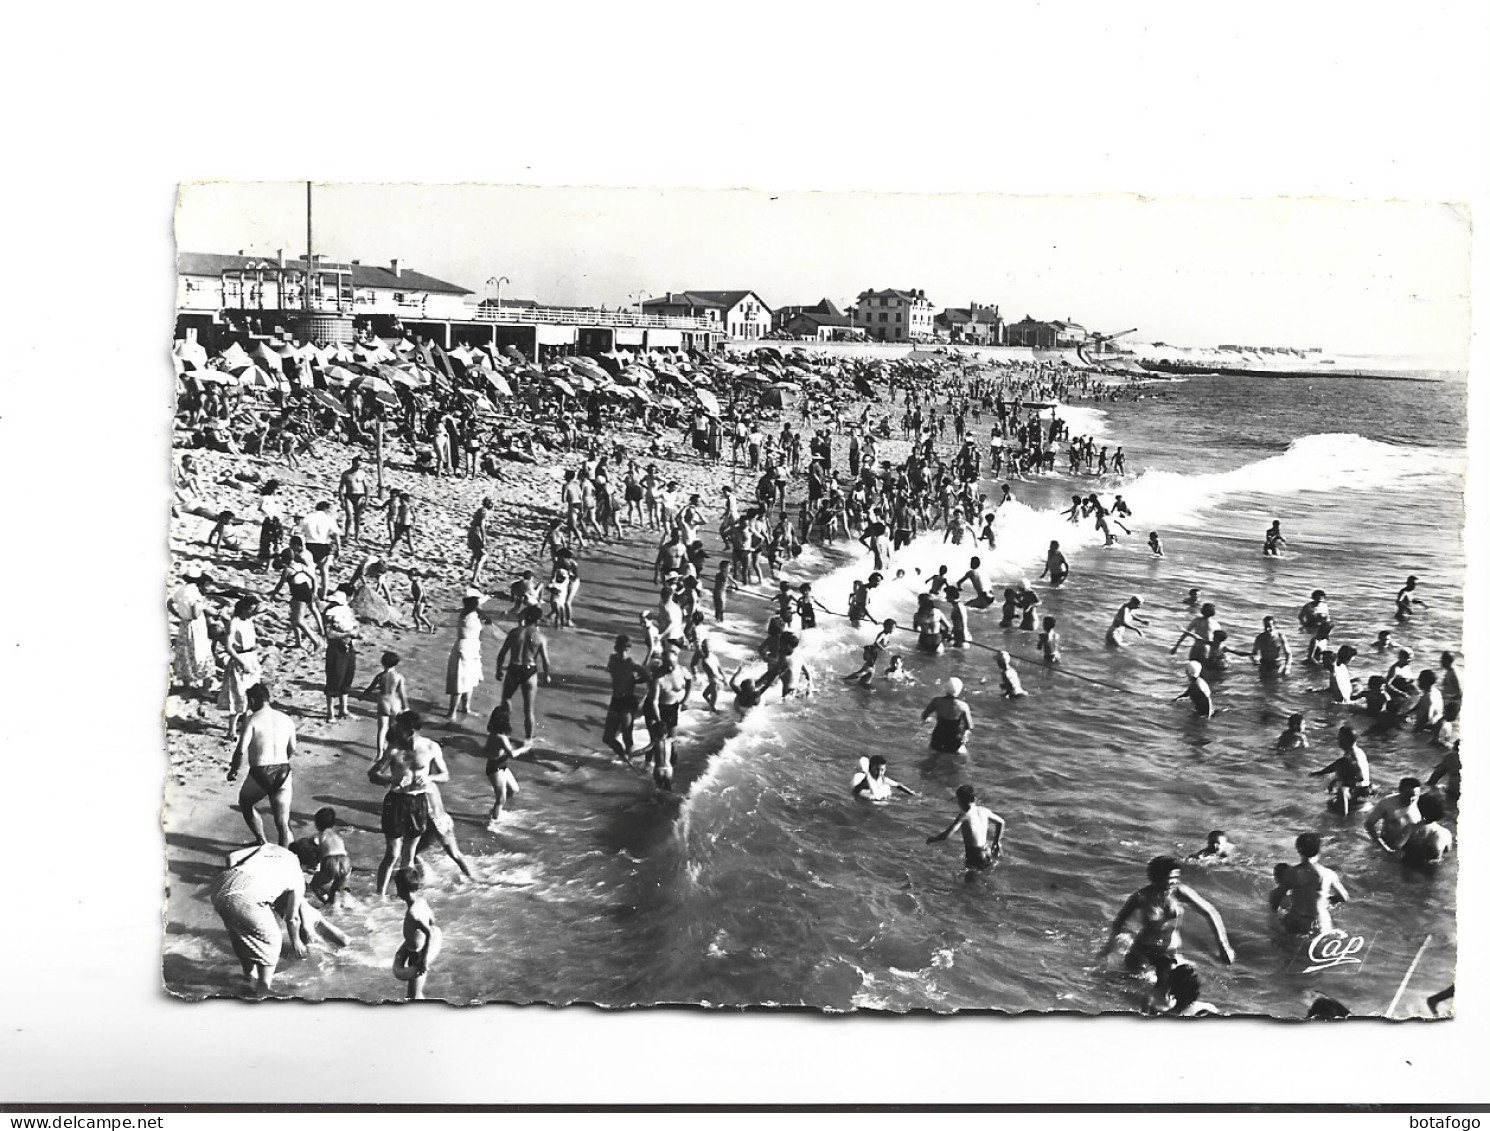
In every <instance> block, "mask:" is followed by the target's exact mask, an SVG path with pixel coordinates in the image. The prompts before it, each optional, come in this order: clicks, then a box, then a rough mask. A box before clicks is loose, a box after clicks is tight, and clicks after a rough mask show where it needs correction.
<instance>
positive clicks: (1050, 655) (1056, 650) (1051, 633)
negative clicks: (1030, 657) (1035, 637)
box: [1040, 617, 1061, 668]
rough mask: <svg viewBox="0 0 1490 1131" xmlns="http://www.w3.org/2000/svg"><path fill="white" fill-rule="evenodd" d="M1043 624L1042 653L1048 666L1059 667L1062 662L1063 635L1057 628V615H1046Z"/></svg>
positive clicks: (1041, 634) (1041, 635)
mask: <svg viewBox="0 0 1490 1131" xmlns="http://www.w3.org/2000/svg"><path fill="white" fill-rule="evenodd" d="M1041 624H1042V627H1043V631H1042V632H1041V633H1040V654H1041V655H1042V656H1043V657H1044V658H1045V665H1046V667H1052V668H1053V667H1058V666H1059V665H1060V662H1061V636H1060V633H1058V632H1057V631H1056V630H1055V617H1046V618H1045V620H1044V621H1042V622H1041Z"/></svg>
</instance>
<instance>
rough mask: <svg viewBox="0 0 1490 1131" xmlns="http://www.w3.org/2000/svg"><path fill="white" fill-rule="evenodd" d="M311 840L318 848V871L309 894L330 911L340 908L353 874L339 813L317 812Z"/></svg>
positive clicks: (327, 810)
mask: <svg viewBox="0 0 1490 1131" xmlns="http://www.w3.org/2000/svg"><path fill="white" fill-rule="evenodd" d="M310 840H311V843H312V844H313V845H315V846H316V855H317V860H318V867H317V868H316V874H315V875H314V876H313V877H312V878H311V881H310V883H309V884H307V885H306V890H307V891H309V892H310V893H311V894H312V895H315V896H318V897H319V898H320V900H321V902H322V904H324V905H325V907H326V909H327V910H328V911H329V910H330V909H331V908H332V907H334V906H335V905H336V897H337V896H338V895H339V894H341V889H342V887H343V886H344V885H345V884H346V882H347V877H348V876H350V875H351V874H352V861H351V857H349V856H348V855H347V845H346V842H345V841H343V840H342V839H341V834H340V833H338V832H337V831H336V810H335V809H332V808H330V807H329V806H328V807H326V808H323V809H317V810H316V835H315V836H313V837H311V838H310Z"/></svg>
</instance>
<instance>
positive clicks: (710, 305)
mask: <svg viewBox="0 0 1490 1131" xmlns="http://www.w3.org/2000/svg"><path fill="white" fill-rule="evenodd" d="M642 310H643V311H644V312H645V313H647V314H658V315H663V316H667V317H673V318H703V319H707V320H708V321H710V322H713V323H716V324H718V326H719V327H720V328H721V329H722V330H723V331H724V336H725V337H726V338H733V339H736V340H751V339H756V338H764V337H765V336H766V335H767V334H769V333H770V332H771V308H770V307H769V306H767V305H766V304H765V302H764V301H763V300H762V299H761V297H760V295H758V294H756V293H755V292H754V291H669V292H668V293H667V294H665V295H656V296H654V297H652V298H649V299H646V300H645V301H643V302H642Z"/></svg>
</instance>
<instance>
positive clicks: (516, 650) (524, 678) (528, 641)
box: [497, 606, 553, 745]
mask: <svg viewBox="0 0 1490 1131" xmlns="http://www.w3.org/2000/svg"><path fill="white" fill-rule="evenodd" d="M542 616H543V612H542V610H541V609H538V608H536V607H533V606H529V607H527V608H525V609H524V610H523V611H522V614H521V617H520V618H519V623H518V626H517V627H516V628H514V629H513V630H512V631H511V632H509V633H508V634H507V639H506V640H504V641H502V648H501V650H500V651H499V652H498V653H497V678H498V679H500V680H501V681H502V702H503V703H506V702H507V701H508V700H510V699H511V698H512V697H513V696H514V695H516V694H517V693H518V691H521V692H522V695H523V730H524V732H525V733H526V735H527V740H528V741H527V744H528V745H531V744H532V741H533V731H534V729H535V727H536V726H537V706H536V700H537V698H538V677H539V674H540V672H541V673H542V676H543V681H544V682H545V683H547V682H548V681H549V680H550V679H551V678H552V675H553V672H552V669H551V668H550V666H549V662H548V641H547V640H546V639H544V636H543V633H541V632H540V631H538V621H539V619H540V618H541V617H542ZM504 673H505V674H504Z"/></svg>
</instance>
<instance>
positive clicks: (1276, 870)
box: [1268, 864, 1293, 915]
mask: <svg viewBox="0 0 1490 1131" xmlns="http://www.w3.org/2000/svg"><path fill="white" fill-rule="evenodd" d="M1292 890H1293V865H1292V864H1274V865H1273V890H1272V891H1270V892H1268V907H1269V909H1271V910H1272V912H1273V914H1275V915H1276V914H1277V913H1278V912H1280V911H1282V910H1283V909H1284V908H1285V906H1286V905H1287V903H1288V893H1289V892H1290V891H1292Z"/></svg>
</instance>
